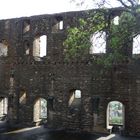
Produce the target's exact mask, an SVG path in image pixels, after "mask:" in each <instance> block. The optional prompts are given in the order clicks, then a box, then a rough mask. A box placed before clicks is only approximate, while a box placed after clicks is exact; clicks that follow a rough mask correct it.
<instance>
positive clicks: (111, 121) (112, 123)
mask: <svg viewBox="0 0 140 140" xmlns="http://www.w3.org/2000/svg"><path fill="white" fill-rule="evenodd" d="M106 115H107V117H106V118H107V119H106V124H107V129H108V130H110V132H112V129H114V132H118V131H121V130H123V129H124V128H125V107H124V105H123V104H122V103H121V102H120V101H111V102H109V103H108V106H107V113H106Z"/></svg>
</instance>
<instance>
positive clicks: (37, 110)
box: [34, 98, 47, 122]
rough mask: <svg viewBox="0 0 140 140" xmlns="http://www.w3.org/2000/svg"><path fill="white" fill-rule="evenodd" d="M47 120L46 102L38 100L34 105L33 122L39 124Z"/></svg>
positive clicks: (41, 99) (42, 99)
mask: <svg viewBox="0 0 140 140" xmlns="http://www.w3.org/2000/svg"><path fill="white" fill-rule="evenodd" d="M46 119H47V100H45V99H44V98H39V99H37V100H36V102H35V104H34V122H41V121H43V120H46Z"/></svg>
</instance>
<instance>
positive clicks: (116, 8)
mask: <svg viewBox="0 0 140 140" xmlns="http://www.w3.org/2000/svg"><path fill="white" fill-rule="evenodd" d="M138 7H140V5H139V6H138ZM101 10H109V11H111V12H113V11H114V12H115V11H116V12H117V11H124V10H126V8H125V7H115V8H106V9H104V8H98V9H87V10H80V11H67V12H58V13H52V14H39V15H32V16H27V17H26V16H23V17H22V16H21V17H15V18H7V19H0V21H6V20H16V19H19V20H20V19H30V18H36V17H38V18H39V17H41V18H42V17H52V16H58V15H69V14H74V13H75V14H80V13H86V12H92V11H101Z"/></svg>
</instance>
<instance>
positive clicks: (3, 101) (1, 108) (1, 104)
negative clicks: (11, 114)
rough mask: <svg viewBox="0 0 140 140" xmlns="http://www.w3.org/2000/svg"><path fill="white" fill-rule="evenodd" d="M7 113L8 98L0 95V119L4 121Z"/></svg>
mask: <svg viewBox="0 0 140 140" xmlns="http://www.w3.org/2000/svg"><path fill="white" fill-rule="evenodd" d="M7 114H8V98H6V97H0V120H1V121H4V120H5V119H6V118H7Z"/></svg>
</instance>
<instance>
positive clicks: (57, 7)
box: [0, 0, 118, 19]
mask: <svg viewBox="0 0 140 140" xmlns="http://www.w3.org/2000/svg"><path fill="white" fill-rule="evenodd" d="M70 1H71V0H2V1H1V8H0V19H7V18H16V17H23V16H32V15H41V14H51V13H59V12H65V11H77V10H83V9H91V8H93V7H95V5H96V4H95V3H93V0H85V2H86V3H85V5H83V6H82V7H80V6H79V7H78V6H76V4H75V3H74V2H70ZM110 1H111V3H113V4H112V5H115V6H117V5H118V4H117V3H116V2H115V1H116V0H110ZM114 2H115V4H114ZM87 5H88V6H87Z"/></svg>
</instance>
